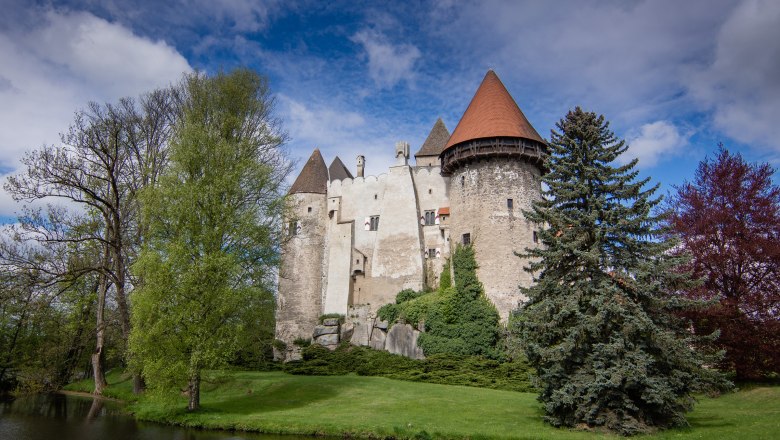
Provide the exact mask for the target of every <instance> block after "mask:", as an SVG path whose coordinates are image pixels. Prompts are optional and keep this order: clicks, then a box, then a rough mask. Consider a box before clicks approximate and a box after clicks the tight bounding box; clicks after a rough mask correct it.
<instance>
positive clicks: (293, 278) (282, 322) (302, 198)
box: [275, 149, 328, 360]
mask: <svg viewBox="0 0 780 440" xmlns="http://www.w3.org/2000/svg"><path fill="white" fill-rule="evenodd" d="M327 189H328V168H327V167H326V166H325V161H324V160H323V158H322V154H320V150H318V149H315V150H314V152H313V153H312V155H311V157H309V160H308V161H307V162H306V165H304V167H303V169H302V170H301V174H300V175H299V176H298V178H297V179H295V183H293V185H292V186H291V187H290V192H289V196H290V200H291V209H290V212H289V214H288V217H287V218H286V219H285V231H286V234H285V235H286V237H285V240H284V242H283V243H282V261H281V265H280V269H279V294H278V296H277V300H276V306H277V308H276V339H278V340H280V341H282V342H284V343H285V344H286V345H287V350H286V351H284V352H282V351H280V350H277V352H276V353H275V356H276V357H277V358H278V359H281V360H294V359H296V358H297V357H298V356H299V355H300V353H299V352H298V351H299V349H298V348H297V347H296V346H295V345H294V344H293V341H295V340H296V339H298V338H301V339H310V338H311V336H312V333H313V332H314V327H315V326H316V325H317V321H318V319H319V317H320V315H321V314H322V259H323V254H324V248H325V236H326V226H327V213H326V207H327V197H328V195H327Z"/></svg>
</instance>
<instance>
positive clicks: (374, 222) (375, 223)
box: [368, 215, 379, 231]
mask: <svg viewBox="0 0 780 440" xmlns="http://www.w3.org/2000/svg"><path fill="white" fill-rule="evenodd" d="M368 230H369V231H376V230H379V216H378V215H372V216H371V218H370V220H369V226H368Z"/></svg>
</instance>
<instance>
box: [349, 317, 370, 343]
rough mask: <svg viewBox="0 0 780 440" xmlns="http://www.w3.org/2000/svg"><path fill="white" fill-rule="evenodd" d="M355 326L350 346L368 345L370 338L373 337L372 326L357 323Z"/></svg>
mask: <svg viewBox="0 0 780 440" xmlns="http://www.w3.org/2000/svg"><path fill="white" fill-rule="evenodd" d="M354 325H355V326H354V329H353V330H352V339H350V341H349V342H350V344H352V345H368V342H369V338H370V337H371V326H369V325H366V323H365V322H355V323H354Z"/></svg>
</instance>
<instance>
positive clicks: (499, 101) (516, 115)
mask: <svg viewBox="0 0 780 440" xmlns="http://www.w3.org/2000/svg"><path fill="white" fill-rule="evenodd" d="M546 155H547V147H546V145H545V143H544V141H543V140H542V138H541V137H540V136H539V134H538V133H537V132H536V130H535V129H534V128H533V127H532V126H531V124H530V123H529V122H528V119H526V117H525V115H523V112H522V111H521V110H520V108H519V107H518V106H517V104H516V103H515V101H514V99H513V98H512V96H511V95H510V94H509V92H508V91H507V90H506V88H505V87H504V84H503V83H501V80H500V79H499V78H498V76H497V75H496V74H495V72H493V71H492V70H490V71H488V72H487V74H486V75H485V78H484V79H483V80H482V84H480V86H479V89H477V92H476V93H475V94H474V97H473V98H472V100H471V103H470V104H469V106H468V108H467V109H466V112H465V113H464V114H463V117H462V118H461V120H460V122H459V123H458V125H457V127H455V130H454V131H453V132H452V136H450V139H449V141H448V142H447V144H446V146H445V148H444V150H443V151H442V153H441V155H440V156H439V158H440V159H441V170H442V171H441V172H442V175H445V176H450V187H449V195H450V214H451V216H450V218H451V222H452V223H451V226H450V227H451V229H450V230H451V233H450V237H451V240H452V243H450V245H451V247H452V248H453V249H454V246H455V245H456V244H468V245H471V246H473V247H474V250H475V254H476V259H477V264H478V266H479V268H478V269H477V275H478V276H479V279H480V281H481V282H482V284H483V285H484V287H485V293H486V294H487V296H488V298H490V300H491V301H493V303H494V304H495V305H496V307H497V308H498V312H499V314H500V316H501V319H502V321H504V322H506V319H507V317H508V316H509V313H510V312H511V311H512V310H514V309H515V308H517V306H518V303H519V302H520V300H521V299H524V298H523V297H522V296H521V295H520V290H519V286H530V285H531V283H532V282H533V278H532V276H531V274H529V273H527V272H525V271H524V270H523V267H524V266H525V265H526V262H525V261H523V260H522V259H521V258H518V257H517V256H516V255H515V253H522V252H524V250H525V249H526V248H528V247H532V246H535V244H536V241H537V240H536V231H535V230H534V225H532V224H530V223H529V222H528V221H527V220H526V219H525V217H524V216H523V213H522V211H523V210H529V209H530V208H531V202H532V201H533V200H536V199H539V198H540V197H541V181H540V178H541V175H542V173H543V162H544V158H545V157H546Z"/></svg>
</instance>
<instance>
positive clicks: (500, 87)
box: [444, 70, 544, 150]
mask: <svg viewBox="0 0 780 440" xmlns="http://www.w3.org/2000/svg"><path fill="white" fill-rule="evenodd" d="M493 137H517V138H524V139H530V140H534V141H537V142H542V143H543V142H544V141H543V140H542V138H541V136H539V133H537V132H536V130H535V129H534V127H533V126H531V123H530V122H528V119H526V117H525V115H524V114H523V112H522V111H521V110H520V107H518V106H517V103H516V102H515V100H514V99H513V98H512V96H511V95H510V94H509V92H508V91H507V90H506V87H504V84H503V83H502V82H501V80H500V79H498V75H496V73H495V72H493V70H488V72H487V74H485V78H484V79H483V80H482V84H480V85H479V88H478V89H477V93H475V94H474V97H473V98H472V99H471V103H470V104H469V106H468V108H466V112H465V113H463V117H462V118H460V122H458V126H457V127H455V131H453V132H452V136H450V139H449V141H448V142H447V145H446V146H445V147H444V149H445V150H446V149H448V148H450V147H452V146H453V145H456V144H459V143H461V142H466V141H470V140H474V139H481V138H493Z"/></svg>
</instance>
